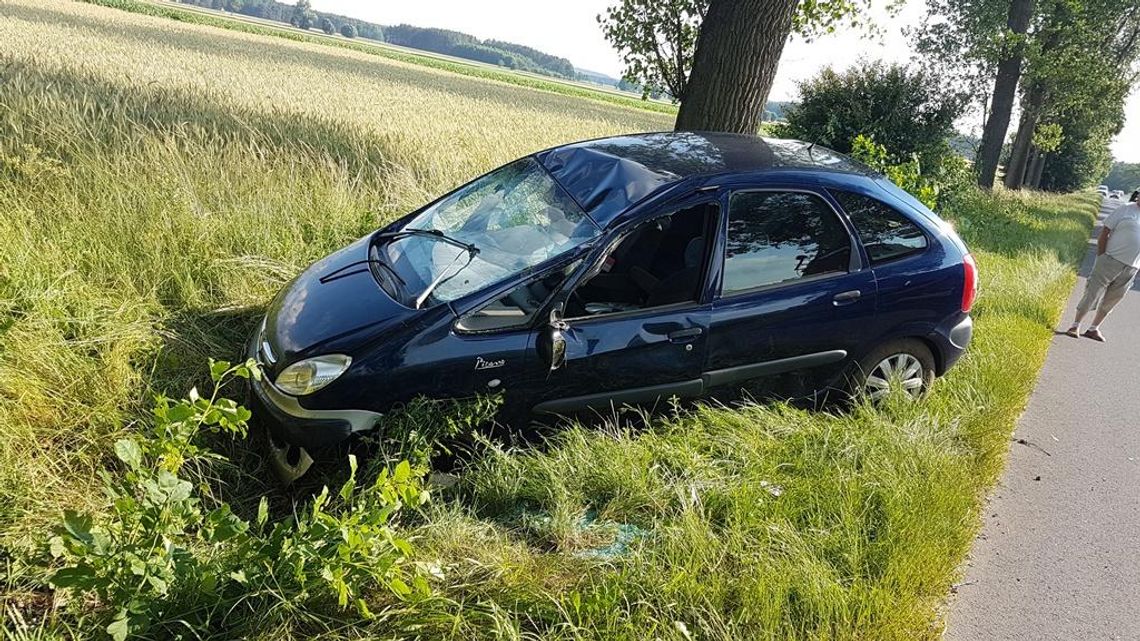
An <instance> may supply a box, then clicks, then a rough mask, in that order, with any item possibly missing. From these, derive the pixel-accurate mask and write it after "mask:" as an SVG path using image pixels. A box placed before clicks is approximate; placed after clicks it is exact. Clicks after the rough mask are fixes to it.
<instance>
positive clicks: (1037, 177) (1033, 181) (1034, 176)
mask: <svg viewBox="0 0 1140 641" xmlns="http://www.w3.org/2000/svg"><path fill="white" fill-rule="evenodd" d="M1045 156H1046V154H1045V152H1043V151H1041V150H1040V149H1034V151H1033V162H1032V163H1030V164H1029V179H1028V180H1027V181H1026V184H1028V185H1029V186H1030V187H1032V188H1033V189H1041V175H1042V174H1043V173H1044V172H1045Z"/></svg>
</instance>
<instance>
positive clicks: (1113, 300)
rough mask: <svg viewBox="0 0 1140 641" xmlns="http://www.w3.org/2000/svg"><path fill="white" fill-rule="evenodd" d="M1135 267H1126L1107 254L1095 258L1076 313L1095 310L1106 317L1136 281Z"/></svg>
mask: <svg viewBox="0 0 1140 641" xmlns="http://www.w3.org/2000/svg"><path fill="white" fill-rule="evenodd" d="M1136 271H1137V269H1136V268H1135V267H1132V266H1130V265H1126V264H1124V263H1122V262H1120V261H1119V260H1116V259H1115V258H1113V257H1112V256H1109V255H1108V254H1101V255H1100V256H1097V257H1096V263H1095V264H1094V265H1093V270H1092V274H1089V280H1088V282H1087V283H1085V295H1084V296H1081V302H1079V303H1077V313H1079V314H1086V313H1088V311H1089V310H1091V309H1095V310H1097V311H1098V312H1101V313H1103V314H1105V315H1107V314H1108V313H1109V312H1111V311H1112V308H1113V307H1116V304H1117V303H1119V302H1120V301H1121V299H1123V298H1124V295H1125V294H1127V293H1128V288H1129V287H1132V281H1134V280H1136Z"/></svg>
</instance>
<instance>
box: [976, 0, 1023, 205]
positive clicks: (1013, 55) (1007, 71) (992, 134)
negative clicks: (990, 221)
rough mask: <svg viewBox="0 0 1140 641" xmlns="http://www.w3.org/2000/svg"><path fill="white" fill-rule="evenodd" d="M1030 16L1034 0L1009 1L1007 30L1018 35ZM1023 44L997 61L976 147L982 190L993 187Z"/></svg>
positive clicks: (1014, 47) (1014, 95)
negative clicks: (986, 110)
mask: <svg viewBox="0 0 1140 641" xmlns="http://www.w3.org/2000/svg"><path fill="white" fill-rule="evenodd" d="M1031 17H1033V0H1012V2H1010V5H1009V18H1008V20H1007V21H1006V24H1007V26H1008V27H1009V30H1010V31H1012V32H1013V33H1014V34H1017V35H1019V36H1021V35H1024V34H1025V32H1026V31H1027V30H1028V29H1029V20H1030V18H1031ZM1024 49H1025V46H1024V45H1023V44H1022V43H1020V42H1019V43H1017V44H1016V45H1014V46H1013V47H1011V48H1010V49H1009V52H1008V55H1007V56H1006V57H1004V58H1002V60H1001V61H1000V62H999V63H998V68H997V78H996V79H995V81H994V95H993V99H992V100H991V101H990V103H991V104H990V114H989V117H988V118H986V126H985V129H984V130H983V131H982V146H981V149H979V150H978V166H977V170H978V185H979V186H981V187H984V188H985V189H990V188H992V187H993V186H994V174H996V173H997V166H998V158H999V157H1000V156H1001V147H1002V145H1003V144H1005V134H1006V133H1007V132H1008V131H1009V118H1010V115H1011V114H1012V113H1013V100H1014V98H1015V97H1016V96H1017V82H1018V80H1020V78H1021V58H1022V53H1023V51H1024Z"/></svg>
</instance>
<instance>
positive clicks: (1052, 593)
mask: <svg viewBox="0 0 1140 641" xmlns="http://www.w3.org/2000/svg"><path fill="white" fill-rule="evenodd" d="M1117 204H1118V203H1117V201H1111V200H1106V201H1105V204H1104V205H1103V206H1102V209H1101V217H1102V218H1103V217H1104V216H1105V215H1107V213H1108V212H1109V211H1111V209H1112V208H1114V207H1115V206H1116V205H1117ZM1097 231H1099V229H1098V230H1097ZM1091 247H1095V246H1091ZM1091 247H1090V256H1089V258H1088V259H1087V260H1086V261H1085V265H1084V267H1083V268H1082V270H1081V273H1082V274H1087V273H1088V270H1089V269H1090V268H1091V265H1092V255H1091V254H1092V252H1091ZM1084 282H1085V281H1084V278H1081V279H1080V280H1079V281H1078V283H1077V287H1076V289H1075V290H1074V292H1073V295H1072V297H1070V299H1069V306H1068V309H1067V310H1066V312H1065V316H1064V318H1063V319H1062V325H1063V327H1061V329H1064V327H1067V326H1068V323H1070V322H1072V317H1073V309H1074V307H1075V306H1076V302H1077V299H1078V298H1079V296H1080V294H1081V292H1082V291H1083V289H1084ZM1091 317H1092V314H1091V313H1090V314H1089V320H1091ZM1089 320H1086V321H1085V322H1086V323H1088V322H1089ZM1101 329H1102V330H1103V332H1104V334H1105V336H1106V337H1107V339H1108V342H1107V343H1097V342H1095V341H1092V340H1089V339H1087V338H1080V339H1073V338H1069V337H1067V336H1064V335H1060V334H1058V335H1057V336H1055V337H1054V338H1053V345H1052V347H1051V348H1050V350H1049V355H1048V358H1047V360H1046V362H1045V367H1044V369H1043V370H1042V372H1041V378H1040V380H1039V381H1038V384H1037V388H1036V390H1035V391H1034V392H1033V395H1032V397H1031V398H1030V401H1029V407H1028V409H1027V410H1026V412H1025V414H1024V415H1023V416H1022V417H1021V420H1020V422H1019V423H1018V426H1017V429H1016V431H1015V433H1014V439H1015V440H1014V442H1013V443H1011V444H1010V453H1009V461H1008V463H1007V465H1006V469H1005V473H1004V476H1003V478H1002V481H1001V483H1000V484H999V486H998V487H997V488H995V490H994V491H993V493H992V494H991V497H990V501H989V503H988V505H987V506H986V508H985V511H984V512H983V514H982V518H983V519H984V525H983V527H982V532H981V535H980V536H979V537H978V540H977V541H976V542H975V543H974V549H973V551H972V553H971V555H970V560H969V562H968V565H967V568H966V576H965V578H964V579H963V581H962V583H960V584H959V585H958V586H957V596H956V597H955V598H954V599H953V600H952V601H951V603H950V610H949V615H948V621H947V627H946V633H945V636H944V638H945V639H949V640H952V641H982V640H984V641H991V640H992V641H1002V640H1006V639H1018V640H1020V639H1025V640H1026V641H1029V640H1032V641H1045V640H1051V639H1058V640H1061V639H1063V640H1065V641H1085V640H1094V639H1127V640H1129V641H1132V640H1140V285H1137V286H1134V287H1133V290H1132V291H1130V292H1129V293H1128V295H1127V296H1126V297H1125V299H1124V300H1123V301H1122V302H1121V303H1120V305H1119V306H1118V307H1117V308H1116V310H1115V311H1113V313H1112V314H1111V315H1110V316H1109V317H1108V319H1107V320H1106V321H1105V322H1104V324H1103V325H1102V326H1101ZM1019 440H1020V441H1024V443H1022V442H1019ZM1026 443H1027V444H1026Z"/></svg>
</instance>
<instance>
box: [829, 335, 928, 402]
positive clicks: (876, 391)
mask: <svg viewBox="0 0 1140 641" xmlns="http://www.w3.org/2000/svg"><path fill="white" fill-rule="evenodd" d="M933 383H934V355H933V354H931V353H930V349H929V348H928V347H927V346H926V345H925V344H923V343H922V342H921V341H918V340H915V339H913V338H901V339H895V340H891V341H887V342H886V343H883V344H882V345H880V346H878V347H876V348H875V349H873V350H871V352H870V353H869V354H867V355H866V356H864V357H863V358H862V359H860V360H859V362H858V363H856V364H855V366H854V367H853V368H852V371H851V372H850V373H849V374H848V376H847V390H848V392H849V393H850V394H851V395H852V396H854V397H856V398H858V397H867V398H869V399H871V400H872V401H879V400H882V399H884V398H886V397H888V396H890V395H892V394H895V393H898V392H902V393H905V394H907V395H909V396H911V397H912V398H921V397H922V396H923V395H924V394H926V392H927V391H929V390H930V386H931V385H932V384H933Z"/></svg>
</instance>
